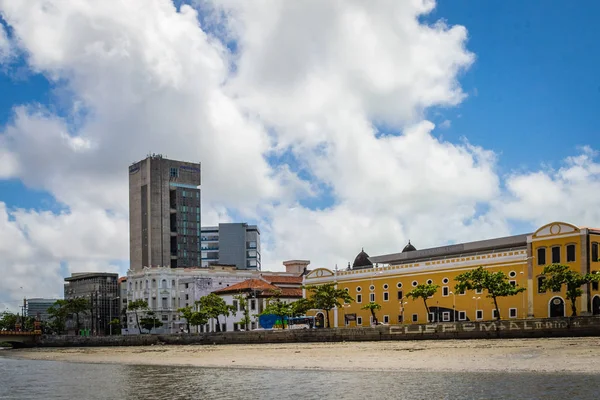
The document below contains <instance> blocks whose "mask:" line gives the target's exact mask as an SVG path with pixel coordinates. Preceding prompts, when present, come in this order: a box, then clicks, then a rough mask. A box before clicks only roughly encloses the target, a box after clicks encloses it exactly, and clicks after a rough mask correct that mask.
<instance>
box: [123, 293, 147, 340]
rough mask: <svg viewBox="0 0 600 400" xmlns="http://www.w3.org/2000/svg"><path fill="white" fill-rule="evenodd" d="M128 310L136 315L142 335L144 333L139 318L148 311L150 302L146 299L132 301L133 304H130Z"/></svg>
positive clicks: (136, 321) (136, 322)
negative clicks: (141, 313)
mask: <svg viewBox="0 0 600 400" xmlns="http://www.w3.org/2000/svg"><path fill="white" fill-rule="evenodd" d="M127 309H128V310H129V311H133V312H134V314H135V324H136V325H137V328H138V331H139V332H140V333H143V332H142V328H141V326H140V318H139V313H140V312H144V311H147V310H148V302H147V301H146V300H144V299H138V300H135V301H132V302H131V303H129V304H128V305H127Z"/></svg>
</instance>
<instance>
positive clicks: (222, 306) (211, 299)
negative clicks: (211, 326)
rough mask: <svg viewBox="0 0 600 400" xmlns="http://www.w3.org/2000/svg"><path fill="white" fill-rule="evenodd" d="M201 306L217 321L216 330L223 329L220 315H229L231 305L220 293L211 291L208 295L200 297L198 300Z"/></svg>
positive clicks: (203, 310)
mask: <svg viewBox="0 0 600 400" xmlns="http://www.w3.org/2000/svg"><path fill="white" fill-rule="evenodd" d="M196 304H198V305H199V306H200V307H199V308H200V311H201V312H203V313H204V314H205V315H206V316H207V317H208V318H214V319H216V321H217V326H216V331H217V332H220V331H221V324H220V323H219V317H220V316H221V315H224V316H228V315H229V310H230V309H229V307H228V306H227V303H225V300H223V299H222V298H221V297H219V296H218V295H216V294H214V293H211V294H209V295H207V296H202V297H200V300H198V301H197V302H196Z"/></svg>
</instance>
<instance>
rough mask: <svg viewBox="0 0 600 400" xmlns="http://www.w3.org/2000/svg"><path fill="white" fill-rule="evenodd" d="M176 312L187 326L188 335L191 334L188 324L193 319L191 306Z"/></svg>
mask: <svg viewBox="0 0 600 400" xmlns="http://www.w3.org/2000/svg"><path fill="white" fill-rule="evenodd" d="M177 311H178V312H179V313H180V314H181V316H182V317H183V318H185V324H186V326H187V331H188V333H191V332H192V331H191V330H190V324H191V321H192V318H193V314H194V310H192V307H191V306H186V307H182V308H179V309H178V310H177Z"/></svg>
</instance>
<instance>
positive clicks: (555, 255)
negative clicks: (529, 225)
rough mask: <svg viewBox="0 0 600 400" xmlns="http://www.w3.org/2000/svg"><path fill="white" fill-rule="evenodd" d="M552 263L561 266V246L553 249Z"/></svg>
mask: <svg viewBox="0 0 600 400" xmlns="http://www.w3.org/2000/svg"><path fill="white" fill-rule="evenodd" d="M552 263H553V264H560V246H555V247H553V248H552Z"/></svg>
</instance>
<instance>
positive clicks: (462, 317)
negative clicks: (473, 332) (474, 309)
mask: <svg viewBox="0 0 600 400" xmlns="http://www.w3.org/2000/svg"><path fill="white" fill-rule="evenodd" d="M466 319H467V312H466V311H459V312H458V320H459V321H465V320H466Z"/></svg>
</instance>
